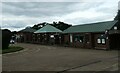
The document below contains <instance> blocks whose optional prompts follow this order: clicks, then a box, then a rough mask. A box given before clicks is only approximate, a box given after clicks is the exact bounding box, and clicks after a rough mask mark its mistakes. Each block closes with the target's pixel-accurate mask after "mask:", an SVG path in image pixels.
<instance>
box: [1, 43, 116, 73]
mask: <svg viewBox="0 0 120 73" xmlns="http://www.w3.org/2000/svg"><path fill="white" fill-rule="evenodd" d="M16 45H17V46H22V47H24V48H25V49H24V50H22V51H20V52H15V53H12V54H4V55H3V71H57V72H61V71H63V72H67V71H101V70H117V65H118V51H116V50H112V51H104V50H93V49H80V48H70V47H57V46H45V45H36V44H25V43H24V44H22V43H18V44H16ZM113 67H114V68H113Z"/></svg>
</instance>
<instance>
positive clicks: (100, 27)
mask: <svg viewBox="0 0 120 73" xmlns="http://www.w3.org/2000/svg"><path fill="white" fill-rule="evenodd" d="M116 23H117V21H106V22H99V23H90V24H84V25H76V26H71V27H70V28H68V29H66V30H64V31H63V33H77V32H104V31H105V30H106V29H111V28H112V27H113V26H114V25H115V24H116Z"/></svg>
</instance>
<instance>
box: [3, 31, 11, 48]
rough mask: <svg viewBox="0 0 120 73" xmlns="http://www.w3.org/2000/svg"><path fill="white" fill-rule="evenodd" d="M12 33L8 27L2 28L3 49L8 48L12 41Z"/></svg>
mask: <svg viewBox="0 0 120 73" xmlns="http://www.w3.org/2000/svg"><path fill="white" fill-rule="evenodd" d="M11 36H12V33H11V31H10V30H8V29H4V30H2V49H7V48H8V46H9V43H10V39H11Z"/></svg>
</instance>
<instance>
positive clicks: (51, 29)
mask: <svg viewBox="0 0 120 73" xmlns="http://www.w3.org/2000/svg"><path fill="white" fill-rule="evenodd" d="M48 32H62V31H61V30H59V29H57V28H55V27H54V26H51V25H46V26H44V27H42V28H40V29H39V30H37V31H35V32H34V33H48Z"/></svg>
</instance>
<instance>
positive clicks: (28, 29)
mask: <svg viewBox="0 0 120 73" xmlns="http://www.w3.org/2000/svg"><path fill="white" fill-rule="evenodd" d="M35 31H36V29H33V28H31V27H27V28H25V29H23V30H20V31H19V32H35Z"/></svg>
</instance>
